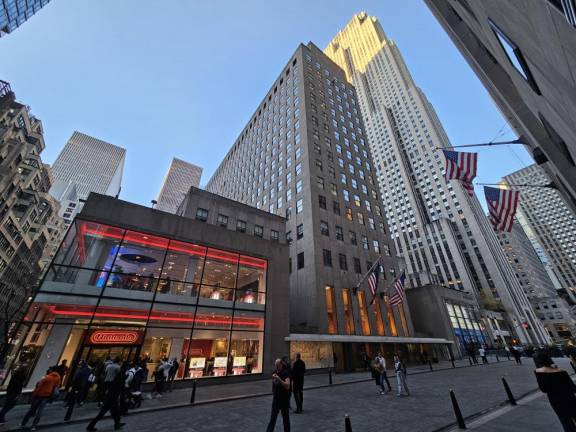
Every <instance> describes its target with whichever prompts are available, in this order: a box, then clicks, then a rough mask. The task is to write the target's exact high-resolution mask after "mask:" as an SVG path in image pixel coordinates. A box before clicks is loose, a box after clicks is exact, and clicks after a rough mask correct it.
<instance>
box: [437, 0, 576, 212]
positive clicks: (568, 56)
mask: <svg viewBox="0 0 576 432" xmlns="http://www.w3.org/2000/svg"><path fill="white" fill-rule="evenodd" d="M426 3H427V4H428V7H429V8H430V10H431V11H432V13H434V15H435V16H436V18H437V19H438V21H439V22H440V24H441V25H442V27H444V29H445V30H446V33H448V35H449V36H450V38H451V39H452V41H453V42H454V44H455V45H456V47H457V48H458V49H459V50H460V52H461V53H462V55H463V56H464V58H465V59H466V61H467V62H468V64H469V65H470V67H471V68H472V69H473V70H474V72H476V75H478V78H480V80H481V81H482V83H483V84H484V86H485V87H486V90H487V91H488V92H489V93H490V95H491V96H492V98H493V99H494V102H495V103H496V104H497V105H498V108H499V109H500V111H501V112H502V114H503V116H504V117H506V118H507V119H508V122H509V124H510V126H511V127H512V128H513V129H514V130H515V131H516V132H517V133H518V135H519V136H520V137H521V139H522V142H523V143H525V144H526V145H527V147H528V149H529V150H530V151H531V153H532V155H533V157H534V160H535V161H536V163H538V164H539V165H541V166H542V167H543V168H544V169H545V170H546V172H547V173H548V175H549V176H550V178H551V179H552V180H553V181H554V182H555V183H556V185H557V187H558V190H559V191H560V192H561V193H562V195H563V196H564V197H565V199H566V202H567V203H568V205H569V206H570V207H572V209H573V210H574V211H576V162H575V161H576V128H574V118H576V80H575V78H574V55H575V54H574V53H575V52H576V32H575V31H574V26H576V9H575V5H576V4H575V2H574V0H566V1H564V0H548V1H541V0H507V1H501V0H482V1H471V0H426Z"/></svg>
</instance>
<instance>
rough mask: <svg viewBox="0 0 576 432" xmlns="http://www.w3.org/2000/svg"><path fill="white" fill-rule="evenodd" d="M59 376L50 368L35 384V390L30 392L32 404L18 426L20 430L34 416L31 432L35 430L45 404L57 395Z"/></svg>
mask: <svg viewBox="0 0 576 432" xmlns="http://www.w3.org/2000/svg"><path fill="white" fill-rule="evenodd" d="M60 380H61V378H60V375H59V374H58V372H56V370H55V369H54V368H53V367H51V368H49V369H48V370H47V371H46V375H44V377H42V379H41V380H40V381H38V382H37V383H36V388H35V389H34V391H33V392H32V402H31V404H30V409H29V410H28V412H27V413H26V414H25V415H24V418H22V423H21V424H20V426H21V427H22V428H24V427H26V424H27V423H28V420H30V417H32V416H34V421H32V430H36V426H37V425H38V423H39V422H40V417H42V411H44V407H45V406H46V404H47V403H48V402H49V401H51V400H52V399H54V398H57V397H58V395H59V391H58V388H59V387H60V382H61V381H60Z"/></svg>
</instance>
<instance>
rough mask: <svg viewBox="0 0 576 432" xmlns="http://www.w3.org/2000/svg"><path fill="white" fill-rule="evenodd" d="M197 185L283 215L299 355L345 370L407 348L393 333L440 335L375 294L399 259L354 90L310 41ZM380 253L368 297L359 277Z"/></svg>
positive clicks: (410, 337)
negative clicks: (419, 328)
mask: <svg viewBox="0 0 576 432" xmlns="http://www.w3.org/2000/svg"><path fill="white" fill-rule="evenodd" d="M207 189H208V190H209V191H210V192H213V193H217V194H219V195H223V196H225V197H227V198H230V199H233V200H237V201H240V202H243V203H246V204H249V205H252V206H255V207H257V208H260V209H263V210H266V211H269V212H271V213H276V214H279V215H282V216H285V217H286V219H287V220H286V236H287V240H288V242H289V243H290V262H289V264H288V265H289V269H290V329H291V334H290V337H289V341H290V346H291V351H292V352H294V351H298V352H301V353H302V354H303V356H304V357H305V359H306V363H307V365H309V366H311V367H326V366H329V365H331V364H332V362H333V359H334V358H336V359H338V358H339V359H342V361H341V362H340V363H338V364H337V365H336V366H337V367H338V368H340V367H343V368H354V367H356V363H357V361H358V359H359V358H360V353H361V352H366V351H370V353H371V354H375V351H384V352H386V354H387V357H390V356H391V354H392V353H393V350H394V349H401V350H403V352H404V354H405V355H406V356H407V357H408V356H409V355H413V353H412V354H410V353H409V352H408V350H407V348H406V346H405V345H401V343H446V342H447V341H445V340H439V339H431V338H430V339H426V338H423V339H421V338H416V337H414V333H413V329H412V325H411V319H410V316H409V311H408V309H407V307H406V304H405V303H404V304H403V305H400V306H399V307H394V306H391V305H390V304H389V303H388V302H387V300H386V298H385V297H384V295H383V293H384V291H385V290H386V289H388V288H389V287H390V285H391V284H392V281H393V279H394V277H395V276H397V275H398V269H399V268H398V262H397V259H396V258H395V257H394V255H395V251H394V246H393V245H392V242H391V241H390V237H389V235H388V233H387V231H386V220H385V216H384V211H383V206H382V202H381V200H380V198H379V194H378V190H377V183H376V178H375V172H374V163H373V160H372V155H371V154H370V149H369V147H368V145H367V142H366V133H365V130H364V124H363V121H362V117H361V115H360V110H359V109H358V101H357V96H356V91H355V90H354V87H353V86H352V85H350V83H349V82H347V80H346V77H345V75H344V73H343V71H342V70H341V69H340V68H339V67H338V66H337V65H335V64H334V63H333V62H332V61H330V59H328V58H327V57H326V56H325V55H324V54H323V53H322V51H321V50H319V49H318V48H317V47H316V46H315V45H314V44H312V43H309V44H308V45H307V46H305V45H300V46H299V47H298V49H297V50H296V52H295V53H294V55H293V56H292V57H291V59H290V61H289V62H288V64H287V65H286V66H285V67H284V68H283V70H282V73H281V74H280V76H279V77H278V78H277V79H276V80H275V81H274V83H273V85H272V87H271V88H270V90H269V92H268V93H267V94H266V95H265V97H264V99H263V100H262V102H261V103H260V105H259V106H258V107H257V109H256V110H255V112H254V114H253V115H252V116H251V118H250V121H249V122H248V124H247V125H246V126H245V128H244V129H243V130H242V132H241V133H240V136H239V137H238V139H237V140H236V142H235V143H234V145H233V146H232V148H231V149H230V151H229V152H228V154H227V155H226V157H225V158H224V160H223V161H222V163H221V164H220V166H219V167H218V168H217V169H216V171H215V172H214V174H213V176H212V178H211V179H210V181H209V182H208V185H207ZM236 229H237V230H246V225H245V224H244V223H240V222H238V226H237V227H236ZM256 234H257V233H256V232H255V235H256ZM379 257H380V264H381V266H382V267H381V268H380V269H378V267H375V268H376V270H377V271H378V270H381V271H380V272H379V273H378V274H379V279H380V283H379V286H378V289H379V292H380V293H382V295H376V297H375V298H374V302H372V294H371V292H370V290H369V289H368V287H367V283H366V282H365V283H363V284H361V285H360V286H359V287H357V285H358V283H359V282H360V281H361V277H362V275H364V274H366V273H367V271H368V270H369V269H370V268H371V267H372V266H373V264H374V263H376V262H377V260H378V258H379ZM394 342H396V343H397V345H393V343H394ZM432 350H433V347H431V348H429V352H432ZM439 351H440V350H439ZM438 355H442V354H441V353H439V354H438ZM357 366H360V365H357Z"/></svg>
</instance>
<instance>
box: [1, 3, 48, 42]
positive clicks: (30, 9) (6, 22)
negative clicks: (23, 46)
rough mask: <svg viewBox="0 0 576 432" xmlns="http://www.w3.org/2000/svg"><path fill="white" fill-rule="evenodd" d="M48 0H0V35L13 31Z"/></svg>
mask: <svg viewBox="0 0 576 432" xmlns="http://www.w3.org/2000/svg"><path fill="white" fill-rule="evenodd" d="M49 1H50V0H2V1H1V2H0V37H2V36H4V35H5V34H6V33H11V32H13V31H14V30H15V29H16V28H17V27H20V26H21V25H22V23H24V22H25V21H27V20H29V19H30V17H31V16H32V15H34V14H35V13H36V12H38V11H39V10H40V9H42V7H44V5H45V4H47V3H48V2H49Z"/></svg>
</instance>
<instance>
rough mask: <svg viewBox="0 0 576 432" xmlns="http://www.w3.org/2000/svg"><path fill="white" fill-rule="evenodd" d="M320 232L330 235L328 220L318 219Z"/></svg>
mask: <svg viewBox="0 0 576 432" xmlns="http://www.w3.org/2000/svg"><path fill="white" fill-rule="evenodd" d="M320 234H322V235H325V236H327V237H329V236H330V230H329V228H328V222H326V221H320Z"/></svg>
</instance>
